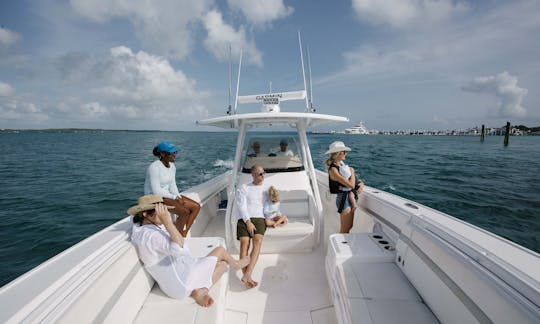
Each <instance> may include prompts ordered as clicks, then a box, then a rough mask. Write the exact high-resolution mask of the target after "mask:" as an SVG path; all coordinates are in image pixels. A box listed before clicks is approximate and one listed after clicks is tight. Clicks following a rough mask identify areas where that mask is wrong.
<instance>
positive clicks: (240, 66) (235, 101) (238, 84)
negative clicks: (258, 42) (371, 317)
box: [234, 49, 242, 115]
mask: <svg viewBox="0 0 540 324" xmlns="http://www.w3.org/2000/svg"><path fill="white" fill-rule="evenodd" d="M241 69H242V49H240V62H239V63H238V80H237V81H236V98H235V99H234V115H236V107H238V89H239V88H240V71H241Z"/></svg>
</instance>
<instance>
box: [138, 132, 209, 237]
mask: <svg viewBox="0 0 540 324" xmlns="http://www.w3.org/2000/svg"><path fill="white" fill-rule="evenodd" d="M152 153H153V154H154V156H157V157H158V158H159V159H158V160H156V161H154V162H152V164H150V166H149V167H148V169H147V170H146V179H145V181H144V194H145V195H160V196H161V197H163V201H164V203H165V205H167V206H172V207H174V208H173V209H171V212H172V213H174V214H176V216H177V219H176V223H175V224H176V228H177V229H178V231H179V232H180V234H182V236H183V237H186V236H187V234H188V232H189V229H190V228H191V225H193V222H194V221H195V218H196V217H197V215H198V214H199V211H200V209H201V206H200V205H199V203H197V202H196V201H194V200H192V199H190V198H188V197H186V196H182V195H180V192H179V191H178V187H177V186H176V167H175V166H174V161H175V159H176V155H177V154H178V150H177V149H176V146H174V144H172V143H170V142H166V141H164V142H161V143H159V144H158V145H157V146H156V147H154V150H153V151H152Z"/></svg>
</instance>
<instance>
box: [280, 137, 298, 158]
mask: <svg viewBox="0 0 540 324" xmlns="http://www.w3.org/2000/svg"><path fill="white" fill-rule="evenodd" d="M288 145H289V142H288V141H287V140H286V139H282V140H281V141H280V142H279V152H277V153H276V155H278V156H290V157H292V156H293V155H294V154H293V152H292V151H291V150H289V149H287V146H288Z"/></svg>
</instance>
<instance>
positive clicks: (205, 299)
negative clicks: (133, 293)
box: [191, 288, 214, 307]
mask: <svg viewBox="0 0 540 324" xmlns="http://www.w3.org/2000/svg"><path fill="white" fill-rule="evenodd" d="M191 297H193V299H195V302H196V303H197V304H199V305H200V306H202V307H210V306H212V305H213V304H214V299H212V297H210V295H209V294H208V289H206V288H199V289H195V290H193V292H192V293H191Z"/></svg>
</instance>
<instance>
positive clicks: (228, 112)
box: [227, 43, 232, 115]
mask: <svg viewBox="0 0 540 324" xmlns="http://www.w3.org/2000/svg"><path fill="white" fill-rule="evenodd" d="M231 60H232V48H231V44H230V43H229V107H228V108H227V115H230V114H231V112H232V106H231V86H232V71H231V70H232V66H231V65H232V63H231Z"/></svg>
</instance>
